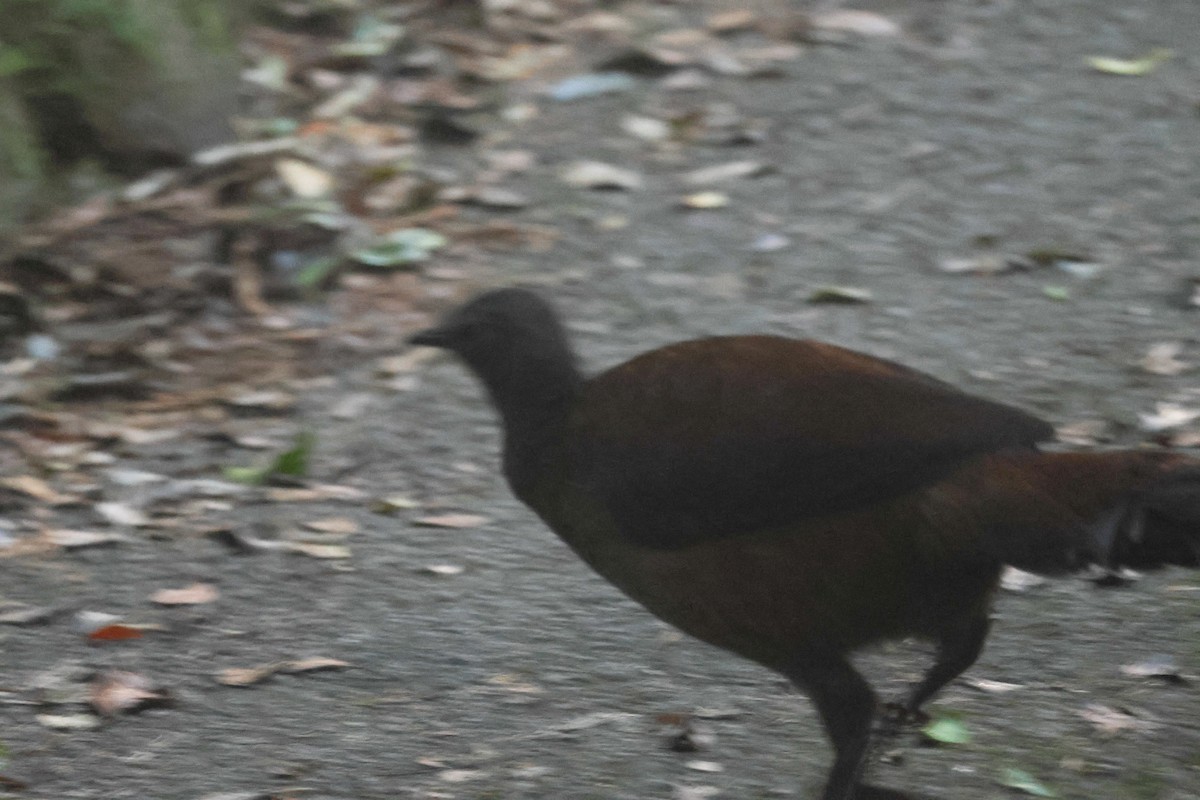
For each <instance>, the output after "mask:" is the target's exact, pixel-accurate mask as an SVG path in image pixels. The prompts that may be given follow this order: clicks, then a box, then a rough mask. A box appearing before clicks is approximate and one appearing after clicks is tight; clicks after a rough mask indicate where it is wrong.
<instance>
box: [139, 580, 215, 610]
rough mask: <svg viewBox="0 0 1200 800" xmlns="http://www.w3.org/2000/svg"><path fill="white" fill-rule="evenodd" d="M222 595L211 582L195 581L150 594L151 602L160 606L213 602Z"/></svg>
mask: <svg viewBox="0 0 1200 800" xmlns="http://www.w3.org/2000/svg"><path fill="white" fill-rule="evenodd" d="M219 596H220V593H219V592H218V591H217V587H215V586H213V585H212V584H211V583H199V582H198V583H193V584H192V585H191V586H187V587H185V588H183V589H159V590H158V591H157V592H155V593H154V594H152V595H150V600H151V602H154V603H158V604H159V605H160V606H190V605H199V604H201V603H211V602H213V601H215V600H216V599H217V598H218V597H219Z"/></svg>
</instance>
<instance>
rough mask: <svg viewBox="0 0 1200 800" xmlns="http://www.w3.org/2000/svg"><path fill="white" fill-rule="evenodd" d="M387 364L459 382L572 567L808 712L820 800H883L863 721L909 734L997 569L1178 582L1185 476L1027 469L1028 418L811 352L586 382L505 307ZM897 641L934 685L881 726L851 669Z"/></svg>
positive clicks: (1079, 460) (1196, 495) (674, 354)
mask: <svg viewBox="0 0 1200 800" xmlns="http://www.w3.org/2000/svg"><path fill="white" fill-rule="evenodd" d="M409 342H410V343H412V344H414V345H424V346H429V347H437V348H442V349H445V350H448V351H450V352H452V353H453V354H455V355H457V356H458V357H459V358H460V359H461V360H462V361H463V362H465V365H466V366H467V368H468V369H469V371H470V372H472V373H474V375H475V376H476V377H477V378H478V379H479V381H480V382H481V383H482V384H483V387H484V388H485V390H486V393H487V394H488V396H489V397H490V400H491V403H492V405H493V406H494V407H495V409H496V410H497V412H498V415H499V421H500V425H501V427H502V432H503V444H502V450H503V452H502V466H503V472H504V475H505V477H506V479H507V482H508V484H509V486H510V488H511V489H512V491H513V493H514V494H515V495H516V497H517V498H518V499H519V500H521V501H522V502H523V503H524V504H525V505H527V506H528V507H529V508H530V509H532V510H533V511H534V512H535V513H536V515H537V516H538V517H540V518H541V520H542V521H543V522H544V523H545V524H546V525H547V526H548V527H549V528H550V529H551V530H553V531H554V532H555V533H556V534H557V535H558V536H559V537H560V538H561V539H562V540H563V541H564V542H565V543H566V544H567V545H568V546H569V547H570V548H571V549H572V550H574V552H575V553H576V554H578V555H579V557H580V558H582V559H583V561H585V562H586V563H587V564H588V565H590V566H591V567H592V568H593V569H594V570H595V571H596V572H597V573H599V574H600V575H601V576H602V577H604V578H605V579H607V580H608V581H609V582H610V583H612V584H614V585H615V586H616V587H617V588H618V589H620V590H621V591H622V592H624V593H625V594H626V595H628V596H629V597H630V598H632V599H633V600H635V601H637V602H638V603H640V604H641V605H642V606H644V607H645V608H646V609H648V610H649V611H650V612H651V613H653V614H655V615H656V616H658V617H659V618H661V619H662V620H664V621H666V622H667V623H669V624H671V625H673V626H675V627H676V628H678V629H680V630H682V631H684V632H685V633H687V634H690V635H691V636H694V637H695V638H697V639H700V640H702V641H704V642H708V643H709V644H712V645H715V646H717V647H720V648H723V649H725V650H728V651H731V652H733V653H735V654H738V655H740V656H743V657H745V658H747V659H750V660H751V661H754V662H757V663H758V664H760V665H762V666H764V667H767V668H768V669H771V670H774V671H776V672H777V673H779V674H781V675H783V676H785V677H786V678H787V679H788V680H789V681H790V682H791V683H793V684H794V685H795V686H796V687H797V688H798V689H799V690H800V691H801V692H802V693H804V694H806V695H807V696H808V698H809V699H810V701H811V702H812V704H813V705H814V706H815V708H816V711H817V713H818V715H819V717H820V719H821V722H822V724H823V727H824V730H825V732H826V734H827V737H828V739H829V740H830V743H831V745H832V748H833V763H832V766H831V767H830V769H829V772H828V775H827V776H826V778H825V782H824V788H823V790H822V792H821V794H820V797H821V798H822V800H864V798H904V797H907V795H905V794H902V793H899V792H896V791H894V790H889V789H887V788H884V787H879V786H874V785H871V784H868V783H866V781H865V778H864V770H865V766H866V761H867V754H868V750H869V745H870V743H871V739H872V736H873V733H874V732H875V730H876V727H877V726H876V722H877V720H879V719H880V718H883V719H885V720H892V721H894V722H896V723H897V724H903V723H905V722H911V721H913V720H916V719H920V718H921V715H922V714H923V712H922V710H921V709H922V707H923V706H924V704H925V703H926V702H927V701H928V700H929V699H930V698H932V697H933V696H934V695H935V694H936V693H937V692H938V691H939V690H941V689H942V688H943V687H944V686H946V685H947V684H948V683H950V682H951V681H953V680H954V679H955V678H957V677H958V676H959V675H961V674H962V673H963V672H964V671H965V670H966V669H967V668H969V667H970V666H971V665H972V664H973V663H974V662H975V661H976V659H977V658H978V656H979V654H980V652H981V651H982V649H983V646H984V642H985V640H986V638H987V636H988V632H989V627H990V609H991V606H992V601H993V596H994V594H995V592H996V589H997V586H998V584H999V581H1000V576H1001V574H1002V571H1003V569H1004V568H1005V567H1006V566H1012V567H1017V568H1020V569H1022V570H1026V571H1030V572H1034V573H1039V574H1042V575H1049V576H1059V575H1066V574H1069V573H1073V572H1076V571H1078V570H1082V569H1084V568H1087V567H1089V565H1098V566H1100V567H1102V568H1106V569H1110V570H1116V569H1119V568H1121V567H1129V568H1133V569H1139V570H1147V569H1155V568H1160V567H1164V566H1167V565H1178V566H1182V567H1192V568H1197V567H1200V461H1197V460H1195V459H1189V458H1187V457H1185V456H1184V455H1182V454H1179V453H1177V452H1173V451H1170V450H1167V449H1162V448H1158V449H1149V448H1146V449H1126V450H1113V451H1103V452H1065V451H1057V452H1056V451H1054V450H1047V449H1046V447H1045V446H1046V444H1047V443H1049V442H1051V440H1052V439H1053V438H1054V429H1053V428H1052V427H1051V426H1050V425H1049V424H1048V423H1046V422H1044V421H1042V420H1041V419H1039V418H1038V417H1036V416H1034V415H1032V414H1030V413H1027V412H1025V411H1023V410H1020V409H1018V408H1015V407H1013V406H1010V405H1006V404H1002V403H998V402H994V401H991V400H987V399H984V398H981V397H977V396H975V395H972V394H969V393H967V392H964V391H961V390H959V389H957V388H955V387H954V386H952V385H950V384H949V383H946V382H943V381H941V380H939V379H937V378H935V377H932V376H930V375H928V374H925V373H922V372H919V371H917V370H914V369H910V368H908V367H905V366H902V365H901V364H898V363H894V362H892V361H888V360H884V359H882V358H877V357H874V356H871V355H867V354H863V353H859V352H856V351H853V350H849V349H845V348H842V347H839V346H836V345H833V344H827V343H822V342H819V341H814V340H806V339H795V338H788V337H783V336H774V335H736V336H711V337H706V338H699V339H694V340H689V341H683V342H678V343H675V344H670V345H667V346H664V347H660V348H658V349H654V350H650V351H648V352H645V353H642V354H641V355H638V356H635V357H634V358H632V359H631V360H629V361H626V362H625V363H622V364H619V365H617V366H615V367H612V368H611V369H608V370H607V371H604V372H602V373H600V374H598V375H595V376H592V377H585V375H584V373H583V372H582V371H581V369H580V366H579V363H578V361H577V358H576V355H575V353H574V350H573V349H572V346H571V343H570V341H569V339H568V336H567V334H566V331H565V329H564V326H563V324H562V322H561V321H560V319H559V317H558V315H557V313H556V312H555V310H554V308H553V307H552V306H551V305H550V303H549V302H548V301H546V300H545V299H543V298H542V297H541V296H540V295H539V294H537V293H535V292H533V291H530V290H526V289H522V288H502V289H496V290H492V291H488V292H486V293H484V294H482V295H480V296H478V297H476V298H474V299H472V300H470V301H468V302H466V303H465V304H463V305H462V306H460V307H458V308H456V309H454V310H452V311H450V312H449V313H447V314H446V315H445V316H444V317H443V318H442V319H441V320H440V321H439V322H438V323H437V324H436V325H435V326H434V327H432V328H429V329H426V330H423V331H420V332H418V333H416V334H415V335H413V336H411V337H410V339H409ZM904 638H916V639H922V640H926V641H928V642H930V643H931V644H932V645H933V647H934V658H933V663H932V666H931V667H930V668H929V669H928V671H927V672H926V673H925V674H924V676H923V678H922V679H921V680H920V681H919V682H918V683H917V684H916V685H915V686H914V687H913V688H912V690H911V691H910V692H909V693H908V694H907V695H906V696H905V697H904V698H903V699H902V700H901V701H900V702H899V703H897V704H894V705H890V706H885V705H884V704H881V703H880V701H879V700H878V698H877V696H876V693H875V691H874V690H873V688H872V687H871V686H870V685H869V684H868V682H867V681H866V680H865V679H864V678H863V676H862V675H861V674H860V673H859V672H858V671H857V670H856V669H855V667H854V666H853V664H852V663H851V661H850V657H851V655H853V654H854V653H856V652H858V651H859V650H861V649H863V648H865V647H868V646H870V645H874V644H877V643H881V642H885V641H888V640H896V639H904Z"/></svg>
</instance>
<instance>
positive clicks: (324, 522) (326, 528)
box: [302, 517, 359, 536]
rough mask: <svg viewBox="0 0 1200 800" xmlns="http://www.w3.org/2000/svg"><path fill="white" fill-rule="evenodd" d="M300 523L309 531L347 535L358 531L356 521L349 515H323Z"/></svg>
mask: <svg viewBox="0 0 1200 800" xmlns="http://www.w3.org/2000/svg"><path fill="white" fill-rule="evenodd" d="M302 524H303V525H304V527H306V528H308V529H309V530H310V531H317V532H318V533H328V534H330V535H332V536H349V535H350V534H352V533H358V531H359V526H358V523H357V522H355V521H354V520H352V519H350V518H349V517H325V518H324V519H312V520H309V521H308V522H304V523H302Z"/></svg>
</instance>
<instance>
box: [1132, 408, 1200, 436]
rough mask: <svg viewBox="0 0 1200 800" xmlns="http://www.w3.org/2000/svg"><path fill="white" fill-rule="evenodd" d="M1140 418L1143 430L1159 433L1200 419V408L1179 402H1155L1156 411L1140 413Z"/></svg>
mask: <svg viewBox="0 0 1200 800" xmlns="http://www.w3.org/2000/svg"><path fill="white" fill-rule="evenodd" d="M1138 418H1139V419H1140V420H1141V422H1142V429H1143V430H1145V431H1148V432H1150V433H1157V432H1158V431H1165V430H1169V429H1171V428H1178V427H1181V426H1183V425H1187V424H1188V423H1189V422H1192V421H1194V420H1196V419H1200V409H1197V408H1187V407H1185V406H1181V405H1179V404H1178V403H1155V404H1154V413H1152V414H1138Z"/></svg>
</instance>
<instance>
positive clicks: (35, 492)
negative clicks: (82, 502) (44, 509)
mask: <svg viewBox="0 0 1200 800" xmlns="http://www.w3.org/2000/svg"><path fill="white" fill-rule="evenodd" d="M0 486H2V487H4V488H5V489H11V490H12V491H14V492H20V493H21V494H24V495H28V496H29V497H32V498H33V499H34V500H38V501H40V502H42V503H46V504H48V505H52V506H59V505H63V504H65V503H71V502H74V501H76V500H78V498H77V497H75V496H73V495H67V494H62V493H61V492H58V491H55V490H54V489H53V488H52V487H51V486H50V484H48V483H46V482H45V481H44V480H42V479H41V478H36V477H34V476H33V475H16V476H13V477H11V478H0Z"/></svg>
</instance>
